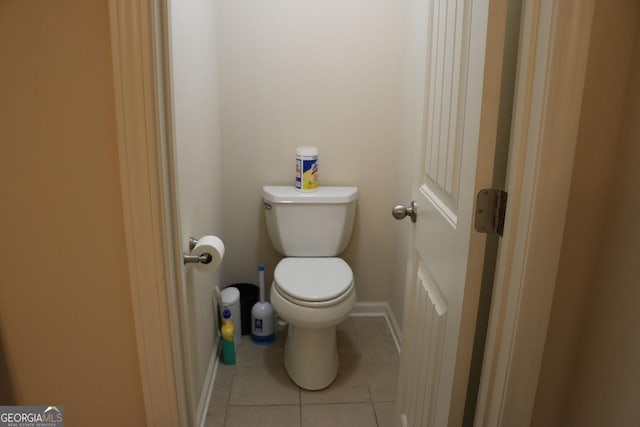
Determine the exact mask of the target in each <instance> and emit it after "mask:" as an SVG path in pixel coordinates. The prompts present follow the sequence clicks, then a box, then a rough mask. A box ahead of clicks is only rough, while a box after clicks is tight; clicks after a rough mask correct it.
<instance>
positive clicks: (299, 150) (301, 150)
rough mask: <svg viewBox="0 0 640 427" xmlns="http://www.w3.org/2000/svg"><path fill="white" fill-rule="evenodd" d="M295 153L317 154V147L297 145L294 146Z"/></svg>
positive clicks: (301, 154)
mask: <svg viewBox="0 0 640 427" xmlns="http://www.w3.org/2000/svg"><path fill="white" fill-rule="evenodd" d="M296 155H298V156H317V155H318V148H317V147H298V148H296Z"/></svg>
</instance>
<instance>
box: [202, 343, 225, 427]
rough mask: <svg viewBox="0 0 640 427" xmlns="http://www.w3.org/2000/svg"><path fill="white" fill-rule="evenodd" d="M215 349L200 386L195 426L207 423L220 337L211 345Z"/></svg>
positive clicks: (217, 363) (218, 361)
mask: <svg viewBox="0 0 640 427" xmlns="http://www.w3.org/2000/svg"><path fill="white" fill-rule="evenodd" d="M213 348H215V350H214V351H212V352H211V359H210V360H209V367H208V368H207V374H206V375H205V377H204V384H203V385H202V391H203V392H202V393H200V402H199V403H198V410H197V415H196V420H198V423H197V424H196V425H198V426H200V427H205V423H206V421H207V415H208V414H209V404H210V403H211V396H213V386H214V385H215V381H216V376H217V375H218V366H220V351H221V349H222V347H221V345H220V337H219V336H217V337H216V341H215V343H214V345H213Z"/></svg>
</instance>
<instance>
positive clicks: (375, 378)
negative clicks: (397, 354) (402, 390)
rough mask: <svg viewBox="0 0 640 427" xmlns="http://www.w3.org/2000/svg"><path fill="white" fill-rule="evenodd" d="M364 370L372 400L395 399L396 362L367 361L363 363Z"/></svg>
mask: <svg viewBox="0 0 640 427" xmlns="http://www.w3.org/2000/svg"><path fill="white" fill-rule="evenodd" d="M364 371H365V375H366V377H367V381H368V383H369V391H370V392H371V400H372V401H374V402H391V401H394V400H396V390H397V383H398V363H394V362H381V363H367V364H365V365H364Z"/></svg>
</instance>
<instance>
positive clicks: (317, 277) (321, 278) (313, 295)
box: [274, 258, 353, 301]
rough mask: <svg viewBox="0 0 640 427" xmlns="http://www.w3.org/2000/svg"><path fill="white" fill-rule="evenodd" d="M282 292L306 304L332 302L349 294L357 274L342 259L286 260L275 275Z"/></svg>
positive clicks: (278, 266)
mask: <svg viewBox="0 0 640 427" xmlns="http://www.w3.org/2000/svg"><path fill="white" fill-rule="evenodd" d="M274 279H275V281H276V282H277V283H278V288H279V289H281V290H282V291H284V292H285V293H287V294H289V295H291V296H292V297H294V298H297V299H299V300H303V301H327V300H332V299H335V298H337V297H339V296H340V295H342V294H344V293H345V292H347V291H348V290H349V288H350V287H351V285H352V284H353V272H352V271H351V268H350V267H349V265H348V264H347V263H346V262H345V261H344V260H343V259H341V258H285V259H283V260H282V261H280V262H279V263H278V265H277V267H276V270H275V272H274Z"/></svg>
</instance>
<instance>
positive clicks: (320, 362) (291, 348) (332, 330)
mask: <svg viewBox="0 0 640 427" xmlns="http://www.w3.org/2000/svg"><path fill="white" fill-rule="evenodd" d="M339 363H340V362H339V359H338V346H337V343H336V327H335V326H330V327H326V328H303V327H300V326H294V325H292V324H289V332H288V336H287V341H286V343H285V347H284V366H285V368H286V369H287V373H288V374H289V377H290V378H291V379H292V380H293V382H294V383H296V384H297V385H298V386H300V387H302V388H304V389H306V390H320V389H323V388H326V387H328V386H329V385H331V383H332V382H333V380H335V379H336V376H337V375H338V366H339Z"/></svg>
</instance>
